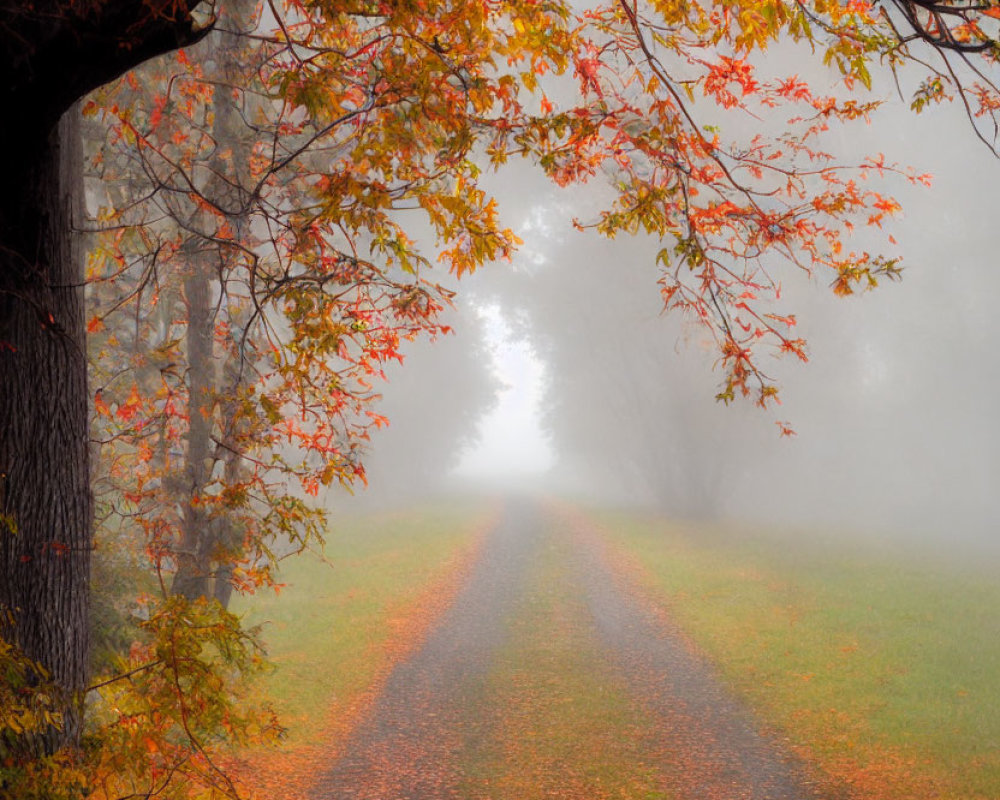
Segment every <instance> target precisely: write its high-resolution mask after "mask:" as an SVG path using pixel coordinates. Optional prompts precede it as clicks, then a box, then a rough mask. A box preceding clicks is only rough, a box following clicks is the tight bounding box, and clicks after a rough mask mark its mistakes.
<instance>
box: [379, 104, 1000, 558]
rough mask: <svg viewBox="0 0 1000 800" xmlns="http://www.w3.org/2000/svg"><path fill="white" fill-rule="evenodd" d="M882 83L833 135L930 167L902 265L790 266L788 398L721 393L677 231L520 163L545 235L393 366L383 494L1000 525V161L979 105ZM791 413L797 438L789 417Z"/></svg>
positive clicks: (537, 232)
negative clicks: (672, 290) (671, 297)
mask: <svg viewBox="0 0 1000 800" xmlns="http://www.w3.org/2000/svg"><path fill="white" fill-rule="evenodd" d="M879 92H881V94H882V96H884V97H885V98H887V101H888V104H889V106H890V110H888V111H883V112H882V113H880V114H879V115H878V119H877V120H876V121H875V122H873V124H871V125H869V126H867V127H865V126H854V128H853V129H852V130H851V132H850V134H849V135H847V134H838V135H836V136H835V137H834V138H833V139H832V141H831V142H829V143H828V145H829V149H831V150H833V151H834V152H836V153H837V155H846V156H851V155H854V156H857V155H858V154H867V153H877V152H885V153H886V154H887V157H888V158H889V159H890V160H893V161H896V162H899V163H902V164H909V165H913V166H914V167H916V168H917V170H918V171H920V172H924V171H926V172H930V173H932V174H933V176H934V181H933V186H932V188H930V189H927V188H915V187H910V186H908V185H905V184H903V183H901V182H895V183H893V182H889V184H888V189H889V191H890V192H891V193H893V194H894V195H895V196H896V197H897V198H898V199H900V201H901V202H902V204H903V208H904V215H903V216H902V217H901V218H900V219H899V220H898V221H896V222H895V223H894V224H893V226H892V230H891V233H892V234H893V236H894V237H895V238H896V239H897V240H898V242H899V245H898V247H899V254H900V255H902V257H903V259H904V261H903V266H904V275H903V280H902V281H901V282H900V283H885V284H883V285H882V286H880V287H879V288H878V289H877V290H875V291H874V292H871V293H867V294H864V295H855V296H852V297H848V298H837V297H835V296H834V295H833V294H832V292H831V291H830V290H829V286H828V285H827V281H828V278H827V277H826V276H822V275H819V276H815V277H812V278H810V277H808V276H806V275H805V274H793V273H790V272H788V271H786V272H785V273H784V275H783V277H782V284H783V289H784V294H783V305H782V309H783V310H784V311H787V312H792V313H795V314H796V315H797V317H798V321H799V329H800V333H801V335H802V336H804V338H805V339H806V340H807V341H808V345H809V346H808V353H809V358H810V361H809V363H808V364H801V363H799V362H797V361H794V362H793V361H792V360H789V359H783V360H782V359H775V360H774V361H773V362H770V361H768V363H767V364H766V365H765V366H766V369H767V371H768V373H769V374H770V375H772V376H773V377H775V378H776V379H777V380H778V382H779V384H780V386H781V388H782V394H781V397H782V401H783V405H782V406H780V408H778V409H776V410H769V411H761V410H760V409H757V408H755V407H753V405H752V404H751V403H748V402H741V401H737V402H736V403H735V404H733V405H730V406H728V407H727V406H724V405H722V404H720V403H717V402H716V401H715V399H714V396H715V393H716V391H717V387H718V384H719V382H720V381H721V375H720V373H719V372H718V371H714V370H713V366H714V359H715V356H714V354H713V353H712V352H711V350H710V348H709V347H708V346H707V343H706V341H705V336H704V334H703V333H702V332H700V331H698V330H696V329H694V328H692V327H690V326H689V325H688V324H686V323H685V322H684V321H682V320H681V319H679V318H676V317H675V316H672V315H669V314H668V315H664V314H663V313H661V309H662V302H661V299H660V295H659V292H658V287H657V285H656V280H657V277H658V272H657V268H656V267H655V266H654V255H655V253H656V250H657V249H658V247H659V243H658V242H656V241H651V240H649V239H644V238H636V239H632V240H626V239H623V238H619V239H617V240H615V241H611V242H609V241H605V240H602V239H600V238H599V237H597V236H596V235H592V234H589V233H587V234H584V233H580V232H578V231H575V230H574V229H573V228H572V225H571V220H572V219H573V218H574V217H581V218H583V219H587V218H588V217H589V218H593V217H594V215H595V214H596V211H597V209H598V208H600V203H601V200H602V199H603V198H605V197H606V195H605V192H606V190H605V189H604V188H602V185H601V183H600V181H599V180H596V181H594V182H592V183H591V184H587V185H585V186H582V187H576V188H575V189H572V190H562V189H557V188H556V187H554V186H553V185H552V184H551V183H549V182H548V181H546V179H545V178H544V177H543V176H541V175H540V174H538V173H537V172H535V171H532V169H531V168H530V167H529V166H527V165H512V166H511V167H509V168H505V169H504V170H503V171H501V172H500V173H498V174H497V175H495V176H492V177H491V178H490V179H489V188H490V190H491V191H493V192H494V193H495V194H496V195H497V197H498V199H499V201H500V206H501V210H502V212H503V214H504V216H505V219H506V222H507V224H508V225H510V226H511V227H513V228H514V229H515V231H517V232H518V234H519V235H520V236H521V238H522V239H523V240H524V246H523V248H522V249H521V251H520V252H519V253H518V255H517V256H516V257H515V259H514V261H513V262H512V263H496V264H493V265H490V266H488V267H487V268H486V269H484V270H482V271H481V272H479V273H477V274H475V275H473V276H471V277H468V278H463V279H462V280H461V281H460V282H457V284H456V285H455V288H456V289H457V290H458V292H459V294H458V297H457V300H456V303H457V308H456V310H455V311H454V312H453V313H454V315H455V318H456V333H455V335H454V336H450V337H446V338H445V340H442V341H439V342H437V343H433V344H431V345H421V346H419V347H416V348H414V349H413V351H412V354H411V355H410V356H409V357H408V359H407V363H406V365H405V366H404V367H403V368H402V369H401V370H394V371H393V372H392V373H391V374H390V380H389V382H388V384H386V385H385V386H384V387H383V393H384V397H385V401H384V406H383V412H384V413H386V414H387V415H388V416H389V417H390V418H391V419H392V424H391V426H390V427H389V428H388V429H387V430H386V431H383V432H380V434H379V435H378V436H377V437H375V439H374V441H373V451H372V455H371V458H370V463H371V465H372V469H371V484H372V486H371V488H370V489H369V490H368V492H367V493H366V496H367V497H368V499H369V501H374V502H380V503H381V502H388V501H390V499H391V498H398V497H400V496H401V495H402V494H408V495H413V494H420V493H426V492H430V491H432V490H436V489H439V488H442V483H443V481H442V478H443V477H444V476H448V477H449V478H450V480H451V481H452V483H453V485H459V486H464V487H475V488H479V489H481V488H483V487H484V486H485V487H494V488H498V489H502V488H504V487H509V486H512V485H518V486H521V487H523V486H530V487H532V488H536V489H538V490H540V491H560V492H566V493H571V494H574V495H578V496H585V497H588V498H599V499H603V500H607V501H613V502H634V503H639V504H643V505H650V506H655V507H657V508H659V509H662V510H663V511H664V512H666V513H668V514H674V515H676V516H680V517H691V518H700V519H729V520H739V521H743V522H777V523H781V524H794V525H802V526H808V527H811V528H817V529H818V528H823V529H843V530H852V531H857V532H862V533H866V532H873V533H874V532H879V533H885V532H891V533H900V534H904V535H918V534H919V535H921V536H926V535H932V536H936V537H940V538H942V539H944V540H950V541H954V540H957V539H962V540H968V541H974V540H978V541H980V542H986V541H990V540H991V538H992V534H993V531H994V530H995V529H996V527H997V522H998V521H1000V513H998V511H997V507H996V504H995V502H994V496H995V487H996V486H997V484H998V479H1000V462H998V455H997V453H998V448H1000V424H998V422H997V420H996V416H995V413H994V405H995V397H996V391H997V388H998V381H1000V375H998V358H997V355H996V351H995V344H994V340H993V325H992V321H993V316H994V314H995V307H996V298H997V297H998V296H1000V274H998V270H997V268H996V265H995V254H996V252H997V250H998V244H1000V226H998V225H997V223H996V220H995V212H994V210H993V209H994V204H995V200H996V198H997V196H998V189H997V186H998V183H1000V181H998V179H1000V162H998V160H997V159H996V158H995V157H993V156H992V155H991V153H990V152H989V151H988V150H987V149H986V148H985V147H983V146H982V145H981V143H979V142H978V141H977V140H976V139H975V137H974V136H973V134H972V132H971V130H970V129H969V126H968V122H967V121H966V120H964V118H963V117H962V115H961V113H960V109H959V108H957V107H947V106H946V107H943V108H937V109H933V110H932V111H931V112H929V113H927V114H925V115H922V116H915V115H913V114H912V113H910V112H909V111H908V110H907V109H906V104H905V103H903V102H901V101H900V100H899V99H898V98H896V97H894V96H893V95H894V90H893V89H892V87H882V88H881V89H877V90H876V93H879ZM860 237H862V235H861V234H859V239H860ZM775 420H787V421H789V422H790V423H791V424H792V425H793V427H794V429H795V431H796V434H797V435H796V436H794V437H792V438H787V437H785V438H783V437H781V436H780V435H779V431H778V428H777V427H776V426H775V424H774V423H775ZM407 465H409V466H407ZM418 476H419V478H418Z"/></svg>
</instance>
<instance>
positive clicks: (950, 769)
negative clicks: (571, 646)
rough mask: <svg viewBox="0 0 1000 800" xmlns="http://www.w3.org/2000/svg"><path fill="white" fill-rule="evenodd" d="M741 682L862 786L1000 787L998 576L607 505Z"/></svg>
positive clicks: (646, 578) (652, 591)
mask: <svg viewBox="0 0 1000 800" xmlns="http://www.w3.org/2000/svg"><path fill="white" fill-rule="evenodd" d="M598 519H599V520H600V522H601V523H602V524H603V526H604V527H605V529H606V532H607V536H608V538H609V539H610V541H611V542H612V543H613V544H614V545H615V546H616V548H617V549H618V551H619V552H620V553H621V554H622V555H623V556H624V558H625V561H626V568H628V567H629V566H630V567H631V568H632V569H633V570H634V571H635V575H636V576H637V578H638V580H639V581H640V582H641V583H642V584H643V586H644V587H645V589H646V590H647V591H648V593H649V595H650V597H652V598H653V599H654V600H655V601H657V602H660V603H663V604H664V605H666V606H667V607H668V608H669V609H670V611H671V613H672V614H673V616H674V617H675V618H676V619H677V621H678V622H679V623H680V624H681V625H682V626H683V627H684V628H685V629H686V630H687V631H688V632H689V633H690V634H691V636H692V637H693V638H694V640H695V641H696V642H697V643H698V644H699V646H701V647H702V648H703V649H704V650H705V651H706V652H707V653H708V654H709V656H710V657H712V658H713V659H714V660H715V661H716V663H717V664H719V666H720V668H721V669H722V671H723V673H724V674H725V676H726V677H727V678H728V680H729V681H730V682H731V683H732V685H733V686H734V687H736V688H737V690H738V691H740V692H742V693H743V694H744V695H745V696H746V697H747V698H748V699H749V701H750V702H751V703H752V704H753V705H754V706H755V707H757V708H758V710H759V711H760V712H761V713H762V714H763V715H764V716H765V717H766V718H768V719H769V721H771V722H773V723H775V724H777V725H779V726H780V727H782V728H783V729H784V730H785V731H787V732H788V733H789V735H790V736H791V738H792V740H793V741H794V742H796V743H798V744H799V745H800V746H801V748H802V749H803V751H804V752H806V753H807V754H808V755H809V756H810V757H811V758H813V759H815V760H816V761H817V762H818V763H819V764H820V765H821V766H822V767H823V768H824V769H825V770H826V771H827V772H829V773H830V774H831V775H833V776H834V777H835V778H836V779H837V780H839V781H843V782H845V783H848V784H849V785H852V786H853V787H854V788H855V789H856V791H857V793H858V795H859V796H861V797H865V798H879V800H902V799H903V798H906V799H907V800H930V798H935V800H945V799H947V800H974V799H975V800H987V799H988V798H997V797H1000V688H998V686H1000V685H998V676H1000V583H998V581H997V580H996V574H995V571H994V570H989V569H987V568H986V567H984V566H982V565H979V566H977V567H972V566H969V565H965V566H964V567H962V566H959V565H958V564H957V563H948V562H947V561H945V560H943V559H941V558H938V559H934V558H933V557H931V556H930V555H929V554H926V555H925V556H923V557H921V556H918V555H916V554H914V553H911V552H907V551H906V549H905V546H904V545H903V544H899V545H898V546H897V547H896V548H895V549H894V548H893V547H888V546H881V547H878V548H876V547H874V546H865V545H863V544H860V545H859V544H858V543H857V542H855V543H853V544H852V545H850V546H848V544H846V543H845V542H838V541H834V540H830V539H827V540H826V541H824V542H815V541H812V542H811V541H810V540H809V538H808V536H807V535H805V534H800V535H798V536H788V537H783V536H781V535H778V534H764V533H758V534H754V535H749V534H747V533H743V534H741V535H737V534H735V533H732V532H726V531H719V530H712V531H708V530H698V529H694V528H684V527H672V526H670V525H668V524H667V523H664V522H662V521H658V520H649V519H645V520H644V519H637V518H634V517H628V516H624V515H601V516H600V517H598Z"/></svg>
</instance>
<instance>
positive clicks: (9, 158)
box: [0, 108, 93, 754]
mask: <svg viewBox="0 0 1000 800" xmlns="http://www.w3.org/2000/svg"><path fill="white" fill-rule="evenodd" d="M16 135H17V134H16V133H13V132H8V133H6V134H5V135H4V136H3V137H2V139H3V141H2V142H0V145H2V150H0V153H2V157H3V158H4V159H5V160H6V162H7V163H6V164H5V166H4V170H3V172H4V176H5V180H4V192H3V196H2V197H0V513H2V515H3V516H2V517H0V636H2V637H3V638H4V639H6V640H8V641H13V642H14V643H16V644H17V645H18V646H19V647H20V648H21V649H22V650H23V652H24V653H25V654H26V655H27V656H29V657H30V658H31V659H33V660H34V661H36V662H37V663H38V664H40V665H42V666H43V667H44V668H45V669H46V670H47V671H48V672H49V673H50V674H51V677H52V679H53V680H54V682H55V683H56V684H57V686H58V687H60V689H61V690H62V691H61V695H62V696H61V697H60V698H58V701H59V705H60V710H61V711H62V713H63V716H64V725H63V728H62V730H56V729H52V730H49V731H48V732H47V734H45V735H44V736H41V737H34V738H31V737H26V738H25V739H24V740H23V741H21V742H18V743H17V744H16V745H15V750H20V751H23V752H24V753H25V754H29V753H33V754H37V753H45V752H53V751H54V750H56V749H57V748H58V747H60V746H62V745H73V744H76V743H78V742H79V736H80V730H81V725H82V695H83V690H84V689H85V687H86V685H87V661H88V655H89V654H88V647H89V635H88V634H89V631H88V583H89V578H90V549H91V541H92V538H91V537H92V532H91V528H92V515H93V508H92V499H91V494H90V486H89V452H88V391H87V358H86V345H85V325H84V307H83V276H82V261H81V258H80V248H79V246H78V244H77V236H76V235H75V234H74V233H73V222H74V211H75V210H76V209H79V208H80V207H81V201H82V178H81V173H80V165H81V150H80V135H79V126H78V111H77V110H76V109H75V108H71V109H70V111H69V112H68V113H67V114H66V115H65V116H64V118H63V120H62V122H61V123H60V124H59V125H58V126H57V127H56V128H55V129H54V130H53V131H52V133H51V134H50V135H49V136H48V137H47V138H46V137H44V136H43V137H39V138H38V139H36V140H35V141H31V140H30V135H25V134H22V137H21V138H20V141H16V142H15V141H10V140H11V139H12V138H14V137H15V136H16Z"/></svg>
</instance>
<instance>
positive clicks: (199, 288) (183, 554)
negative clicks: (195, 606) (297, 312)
mask: <svg viewBox="0 0 1000 800" xmlns="http://www.w3.org/2000/svg"><path fill="white" fill-rule="evenodd" d="M205 260H206V257H205V254H204V253H194V254H192V255H191V257H190V258H189V259H188V263H187V265H186V268H187V269H188V270H189V274H188V275H187V277H186V278H185V279H184V297H185V302H186V303H187V362H188V418H189V424H188V437H187V439H188V446H187V465H186V469H185V471H184V494H185V499H186V503H185V506H184V519H183V522H182V525H183V531H182V536H181V543H180V547H179V548H178V551H177V572H176V574H175V575H174V581H173V586H172V587H171V591H172V592H173V593H174V594H180V595H184V597H186V598H187V599H189V600H195V599H197V598H199V597H205V596H207V595H208V581H209V577H210V576H211V565H210V564H209V563H208V561H209V559H210V558H211V552H210V549H211V547H210V542H209V541H208V539H209V524H208V523H209V520H208V518H207V516H206V514H205V512H204V510H203V509H202V507H201V506H200V504H199V498H200V497H201V495H202V493H203V492H204V491H205V486H206V485H207V483H208V479H209V466H208V452H209V448H208V445H209V440H210V438H211V434H212V419H211V412H212V406H211V396H212V385H213V383H214V381H213V380H212V309H211V299H210V293H211V287H210V285H209V277H208V269H209V266H208V264H206V263H205Z"/></svg>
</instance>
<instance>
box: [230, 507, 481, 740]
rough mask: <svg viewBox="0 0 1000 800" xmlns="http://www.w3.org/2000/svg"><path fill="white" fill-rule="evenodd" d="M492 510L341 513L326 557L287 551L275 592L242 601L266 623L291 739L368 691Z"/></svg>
mask: <svg viewBox="0 0 1000 800" xmlns="http://www.w3.org/2000/svg"><path fill="white" fill-rule="evenodd" d="M488 516H489V512H488V510H486V509H485V508H484V507H482V506H480V507H473V506H470V505H465V506H461V507H453V508H448V509H446V508H423V509H411V510H408V511H407V512H405V513H402V512H400V513H393V514H383V515H377V516H370V517H357V518H350V519H346V520H335V524H334V525H333V527H332V530H331V531H330V533H329V534H328V536H327V545H326V548H325V553H324V556H325V560H320V559H319V558H317V557H316V556H315V555H312V554H308V553H306V554H303V555H301V556H294V557H291V558H288V559H286V560H284V561H283V562H282V564H281V570H280V575H279V578H280V580H281V581H282V582H283V583H285V584H286V586H285V587H284V588H283V589H282V590H281V592H280V594H279V595H278V596H275V595H274V594H272V593H268V594H261V595H258V596H256V597H250V598H241V599H240V601H239V602H238V604H237V606H236V608H234V610H235V611H236V612H237V613H242V614H244V615H245V620H246V622H247V624H248V625H263V626H264V640H265V642H266V643H267V647H268V653H269V658H270V660H271V661H272V662H273V663H274V665H275V670H274V672H273V673H271V674H270V675H269V676H268V681H267V686H266V687H265V690H266V691H267V692H268V693H269V695H270V696H271V697H272V698H273V699H274V703H275V707H276V709H277V710H278V712H279V716H280V718H281V719H282V721H283V723H284V724H285V725H286V726H288V728H289V744H290V745H291V746H295V745H298V744H306V743H309V742H310V741H312V740H314V739H315V738H316V736H317V734H318V733H320V732H321V731H322V730H323V729H324V727H325V726H327V725H328V724H329V722H330V720H331V718H335V717H336V716H337V713H338V710H339V711H340V712H341V713H344V714H347V713H349V711H350V709H351V707H352V704H355V703H356V702H358V700H359V699H360V698H361V697H363V696H364V694H365V693H366V692H368V691H370V689H371V687H372V684H373V682H374V681H375V680H377V678H378V676H379V672H380V670H384V669H385V666H386V659H387V658H388V657H389V654H388V653H387V652H386V650H387V648H390V647H392V646H393V642H394V641H396V640H398V639H400V638H405V635H406V633H407V632H406V631H400V630H399V627H400V625H409V626H412V625H413V624H414V623H415V619H414V609H413V608H412V605H413V604H414V603H416V602H418V601H419V600H420V598H421V594H422V593H425V592H426V590H427V588H428V587H429V586H432V585H434V584H435V582H436V581H439V580H441V579H442V578H443V577H444V576H445V575H446V574H447V573H448V571H449V569H454V567H455V561H456V560H457V559H459V558H460V557H461V556H462V554H463V553H467V552H469V550H470V548H471V547H472V546H473V542H474V539H475V536H476V533H477V531H478V530H479V527H480V526H481V525H483V524H484V523H485V521H486V519H488ZM417 611H418V612H419V611H420V610H419V609H417ZM427 611H428V610H427V609H424V610H423V612H424V613H425V614H426V613H427Z"/></svg>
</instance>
